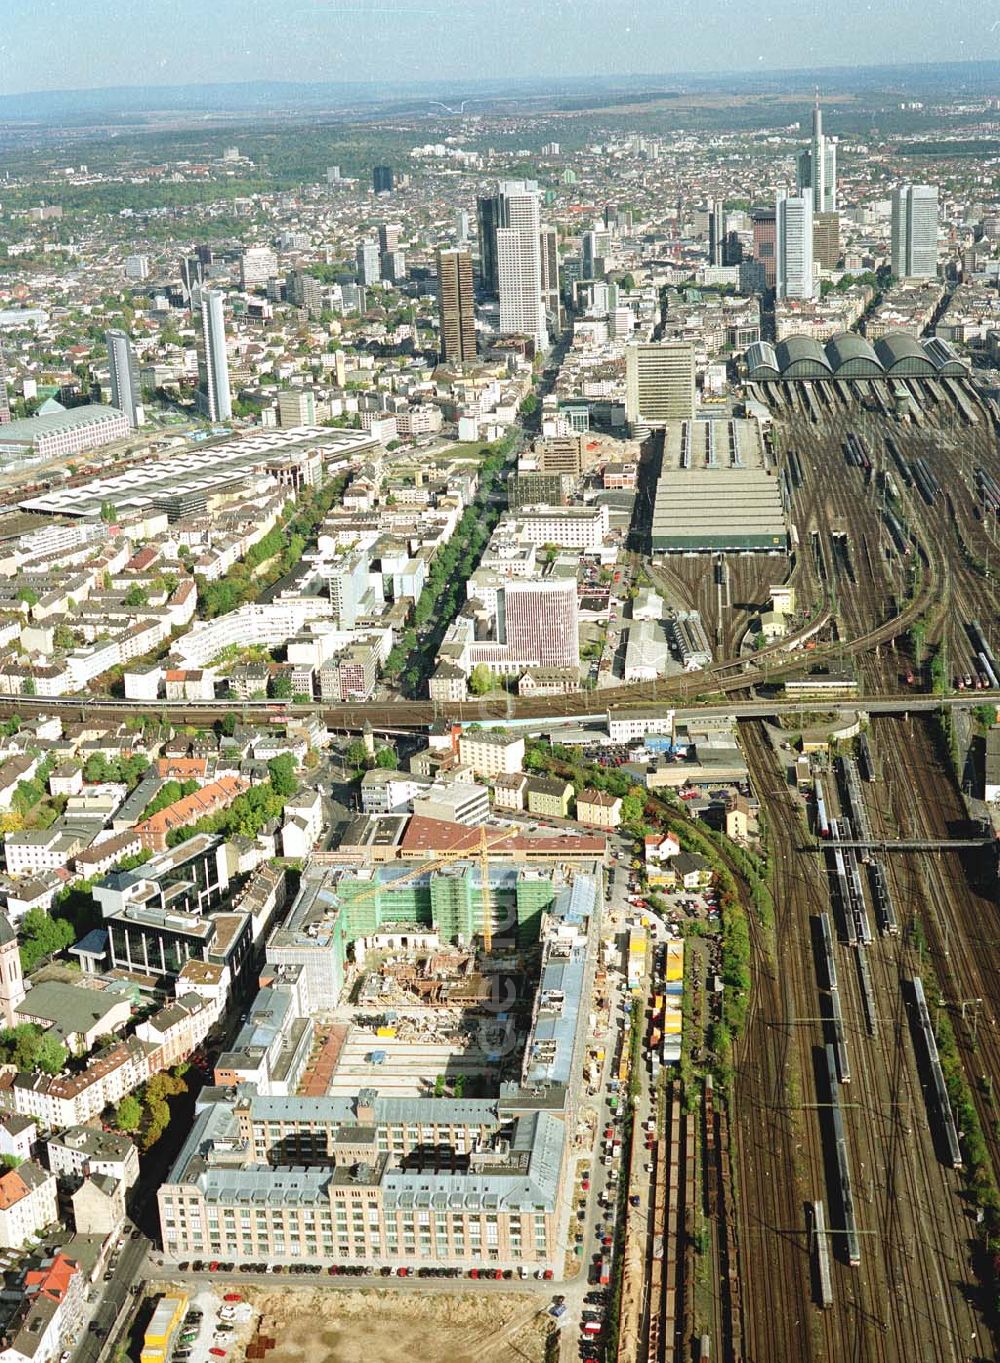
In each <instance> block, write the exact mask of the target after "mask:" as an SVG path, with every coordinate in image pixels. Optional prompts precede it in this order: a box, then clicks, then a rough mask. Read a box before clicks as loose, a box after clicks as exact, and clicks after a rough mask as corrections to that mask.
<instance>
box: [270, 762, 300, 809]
mask: <svg viewBox="0 0 1000 1363" xmlns="http://www.w3.org/2000/svg"><path fill="white" fill-rule="evenodd" d="M267 774H268V776H269V777H270V778H271V785H272V787H273V788H274V793H275V795H277V796H279V797H280V798H281V799H285V800H287V799H288V797H289V796H290V795H294V794H295V791H296V789H297V787H298V781H297V779H296V776H295V758H294V757H293V756H292V755H291V753H287V752H283V753H282V754H281V756H280V757H272V758H271V760H270V762H268V764H267Z"/></svg>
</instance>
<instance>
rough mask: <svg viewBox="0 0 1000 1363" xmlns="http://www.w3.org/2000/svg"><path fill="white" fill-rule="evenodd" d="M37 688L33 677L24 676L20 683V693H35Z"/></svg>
mask: <svg viewBox="0 0 1000 1363" xmlns="http://www.w3.org/2000/svg"><path fill="white" fill-rule="evenodd" d="M37 690H38V688H37V687H36V685H35V679H34V677H25V679H24V681H22V683H21V695H22V696H33V695H35V694H36V692H37Z"/></svg>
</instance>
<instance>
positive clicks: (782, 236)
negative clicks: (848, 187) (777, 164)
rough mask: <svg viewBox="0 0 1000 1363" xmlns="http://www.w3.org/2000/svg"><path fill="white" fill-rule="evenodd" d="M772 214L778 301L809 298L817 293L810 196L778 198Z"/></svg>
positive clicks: (807, 193)
mask: <svg viewBox="0 0 1000 1363" xmlns="http://www.w3.org/2000/svg"><path fill="white" fill-rule="evenodd" d="M775 211H776V215H777V216H776V254H777V281H776V288H777V291H778V297H779V298H812V297H813V294H814V293H815V291H816V290H815V284H814V281H813V232H812V229H813V206H812V195H811V193H809V192H806V193H804V194H798V195H794V196H791V197H789V196H788V195H785V194H779V195H778V201H777V204H776V210H775Z"/></svg>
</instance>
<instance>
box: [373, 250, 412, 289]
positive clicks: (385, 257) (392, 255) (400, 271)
mask: <svg viewBox="0 0 1000 1363" xmlns="http://www.w3.org/2000/svg"><path fill="white" fill-rule="evenodd" d="M379 270H380V271H381V277H382V278H383V279H387V280H389V282H390V283H391V284H401V283H402V281H403V280H404V279H405V278H406V252H405V251H401V250H399V248H398V247H396V248H395V249H394V250H392V251H383V252H382V254H381V255H380V256H379Z"/></svg>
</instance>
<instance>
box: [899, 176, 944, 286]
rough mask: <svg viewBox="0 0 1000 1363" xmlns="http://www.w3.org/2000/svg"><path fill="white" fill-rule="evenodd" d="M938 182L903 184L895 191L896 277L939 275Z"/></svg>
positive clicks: (926, 277)
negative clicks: (931, 183) (936, 183)
mask: <svg viewBox="0 0 1000 1363" xmlns="http://www.w3.org/2000/svg"><path fill="white" fill-rule="evenodd" d="M937 241H938V189H937V185H900V186H899V188H898V189H895V190H893V194H892V272H893V274H894V275H895V276H896V278H897V279H933V278H934V277H935V276H936V275H937Z"/></svg>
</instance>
